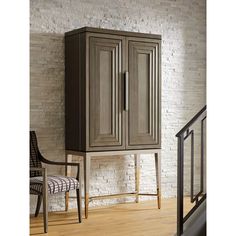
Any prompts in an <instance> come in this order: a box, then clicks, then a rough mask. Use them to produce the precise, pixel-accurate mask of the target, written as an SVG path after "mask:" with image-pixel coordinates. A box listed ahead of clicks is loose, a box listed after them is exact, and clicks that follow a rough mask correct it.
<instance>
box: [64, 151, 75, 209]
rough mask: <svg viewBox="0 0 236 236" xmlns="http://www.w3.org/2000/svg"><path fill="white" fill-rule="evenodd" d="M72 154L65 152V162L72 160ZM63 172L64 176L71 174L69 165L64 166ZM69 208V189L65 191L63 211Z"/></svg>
mask: <svg viewBox="0 0 236 236" xmlns="http://www.w3.org/2000/svg"><path fill="white" fill-rule="evenodd" d="M72 158H73V157H72V155H70V154H68V155H67V154H66V160H65V162H66V163H67V162H72ZM65 168H66V169H65V174H66V176H71V166H66V167H65ZM68 209H69V191H67V192H65V211H68Z"/></svg>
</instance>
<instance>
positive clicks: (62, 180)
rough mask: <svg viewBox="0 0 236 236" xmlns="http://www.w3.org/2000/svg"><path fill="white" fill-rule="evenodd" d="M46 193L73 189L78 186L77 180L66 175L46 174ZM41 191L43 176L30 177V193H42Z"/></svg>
mask: <svg viewBox="0 0 236 236" xmlns="http://www.w3.org/2000/svg"><path fill="white" fill-rule="evenodd" d="M47 183H48V193H49V194H54V193H59V192H66V191H69V190H75V189H77V188H78V187H79V182H78V180H77V179H75V178H73V177H66V176H50V175H49V176H48V177H47ZM42 192H43V177H42V176H36V177H31V178H30V194H36V195H38V194H42Z"/></svg>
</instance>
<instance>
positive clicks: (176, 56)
mask: <svg viewBox="0 0 236 236" xmlns="http://www.w3.org/2000/svg"><path fill="white" fill-rule="evenodd" d="M205 8H206V3H205V0H129V1H127V0H116V1H113V0H70V1H69V0H54V1H52V0H43V1H38V0H31V1H30V127H31V129H34V130H36V131H37V134H38V139H39V145H40V149H41V150H42V153H43V154H44V155H45V157H47V158H49V159H51V160H64V133H65V131H64V38H63V34H64V32H66V31H69V30H72V29H75V28H80V27H83V26H92V27H102V28H108V29H117V30H127V31H137V32H144V33H153V34H161V35H162V39H163V41H162V168H161V169H162V173H161V175H162V195H163V197H173V196H176V191H177V190H176V185H177V181H176V178H177V173H176V164H177V162H176V160H177V158H176V157H177V153H176V149H177V148H176V147H177V144H176V138H175V134H176V132H177V131H178V130H179V129H180V128H181V127H182V126H183V125H184V124H185V123H186V122H187V121H188V120H189V119H190V118H191V117H192V116H193V115H194V114H195V113H196V112H198V110H200V109H201V108H202V107H203V106H204V105H205V103H206V9H205ZM141 161H142V163H141V167H142V173H141V190H142V191H150V192H151V191H155V176H154V158H153V157H152V156H151V155H143V156H142V157H141ZM133 167H134V163H133V158H131V157H129V156H127V157H124V158H123V157H119V158H116V159H115V158H112V159H110V158H107V157H104V158H99V159H95V160H94V161H93V162H92V176H91V187H90V190H91V194H96V195H97V194H107V193H116V192H119V191H129V190H132V189H133V188H134V169H133ZM49 171H50V172H51V173H61V172H62V169H52V168H50V169H49ZM49 199H50V203H49V208H50V210H62V209H63V207H64V201H63V195H58V196H57V197H56V198H49ZM143 199H147V198H143ZM125 200H130V199H117V200H103V201H94V202H93V203H92V204H91V205H101V204H111V203H116V202H122V201H125ZM75 206H76V204H75V201H74V200H71V207H75ZM34 207H35V197H31V212H32V211H34Z"/></svg>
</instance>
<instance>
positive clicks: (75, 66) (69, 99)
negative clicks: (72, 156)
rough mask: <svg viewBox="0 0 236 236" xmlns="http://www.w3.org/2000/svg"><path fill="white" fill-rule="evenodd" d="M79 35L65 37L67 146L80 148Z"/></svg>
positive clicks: (74, 148)
mask: <svg viewBox="0 0 236 236" xmlns="http://www.w3.org/2000/svg"><path fill="white" fill-rule="evenodd" d="M79 48H80V47H79V35H73V36H66V37H65V147H66V149H67V150H80V149H81V146H82V143H81V142H82V140H81V133H80V129H81V116H80V107H81V96H80V93H79V88H80V67H79V63H80V60H79V55H80V49H79Z"/></svg>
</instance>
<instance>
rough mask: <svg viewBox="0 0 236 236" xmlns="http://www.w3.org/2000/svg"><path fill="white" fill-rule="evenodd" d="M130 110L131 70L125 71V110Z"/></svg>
mask: <svg viewBox="0 0 236 236" xmlns="http://www.w3.org/2000/svg"><path fill="white" fill-rule="evenodd" d="M128 110H129V72H128V71H126V72H125V111H128Z"/></svg>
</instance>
